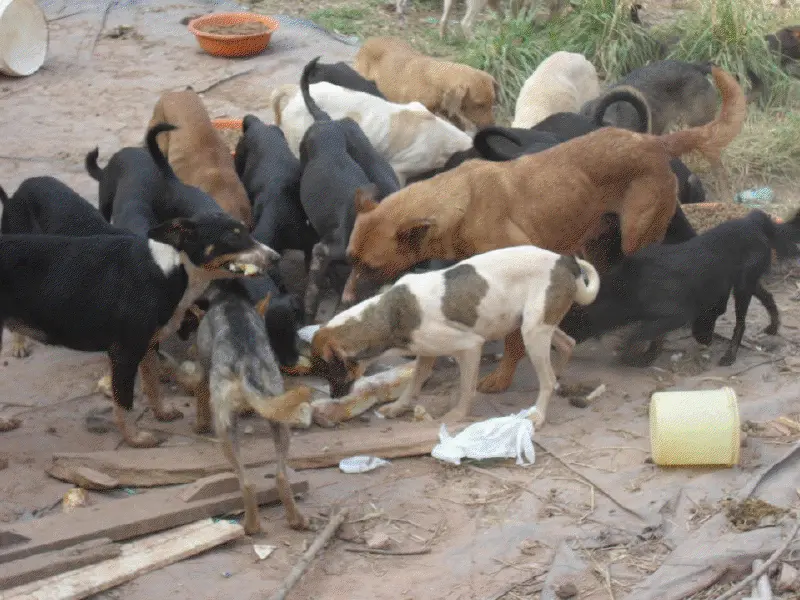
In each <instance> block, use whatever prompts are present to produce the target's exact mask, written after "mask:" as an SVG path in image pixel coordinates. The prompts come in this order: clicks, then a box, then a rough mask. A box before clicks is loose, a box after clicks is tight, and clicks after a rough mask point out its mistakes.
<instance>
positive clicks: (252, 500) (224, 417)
mask: <svg viewBox="0 0 800 600" xmlns="http://www.w3.org/2000/svg"><path fill="white" fill-rule="evenodd" d="M232 387H233V384H230V383H227V384H226V385H224V386H222V387H221V388H220V389H216V386H215V393H217V392H219V393H220V394H221V395H223V396H227V395H228V394H229V393H233V392H232V390H231V389H230V388H232ZM215 400H216V402H215V406H214V417H215V429H216V431H217V436H218V437H221V438H222V453H223V454H224V455H225V458H227V459H228V462H229V463H230V464H231V466H232V467H233V471H234V473H236V478H237V479H238V480H239V489H240V490H241V492H242V501H243V502H244V531H245V533H246V534H247V535H253V534H254V533H258V532H260V531H261V519H259V517H258V502H256V495H255V492H254V491H253V486H252V485H250V484H249V483H247V480H246V478H245V474H244V469H243V468H242V463H241V461H240V460H239V436H238V435H237V423H236V421H237V415H236V411H235V410H230V409H231V408H233V407H232V406H230V405H229V404H228V403H229V399H228V398H226V399H225V400H222V402H224V403H225V406H219V404H218V401H219V398H217V397H216V396H215Z"/></svg>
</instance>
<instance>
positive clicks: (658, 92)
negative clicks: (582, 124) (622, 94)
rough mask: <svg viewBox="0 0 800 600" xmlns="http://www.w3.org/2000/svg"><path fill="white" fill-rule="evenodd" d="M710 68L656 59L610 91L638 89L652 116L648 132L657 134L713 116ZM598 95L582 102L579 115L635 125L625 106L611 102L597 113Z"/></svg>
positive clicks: (634, 117)
mask: <svg viewBox="0 0 800 600" xmlns="http://www.w3.org/2000/svg"><path fill="white" fill-rule="evenodd" d="M711 69H712V65H711V63H687V62H682V61H678V60H660V61H656V62H653V63H650V64H649V65H647V66H644V67H641V68H639V69H635V70H633V71H631V72H630V73H628V74H627V75H626V76H625V77H623V78H622V79H620V80H619V81H617V82H616V83H615V84H614V85H613V86H611V88H610V90H614V89H616V88H618V87H620V86H625V87H627V88H633V89H636V90H638V91H639V92H641V93H642V94H643V95H644V97H645V98H646V99H647V104H648V105H649V107H650V110H651V112H652V115H653V120H652V123H653V124H652V133H654V134H655V135H661V134H662V133H664V132H665V131H667V129H668V128H675V127H698V126H700V125H705V124H706V123H709V122H710V121H712V120H713V119H714V115H715V114H716V112H717V94H716V92H715V91H714V86H713V85H712V84H711V82H710V81H709V80H708V79H707V76H708V75H710V74H711ZM602 98H603V96H602V95H601V96H600V97H599V98H597V99H595V100H590V101H589V102H587V103H586V104H584V105H583V107H582V108H581V114H583V115H585V116H587V117H589V118H590V119H591V120H593V121H595V122H602V123H603V124H605V125H610V126H612V127H624V128H626V129H634V128H635V127H636V120H637V115H635V114H634V112H633V111H632V109H631V107H630V106H629V105H627V104H619V103H617V104H612V105H611V106H609V107H608V108H607V109H605V110H602V112H601V110H598V108H597V106H598V105H599V104H600V103H601V101H602Z"/></svg>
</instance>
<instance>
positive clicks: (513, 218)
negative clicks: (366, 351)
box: [344, 67, 746, 393]
mask: <svg viewBox="0 0 800 600" xmlns="http://www.w3.org/2000/svg"><path fill="white" fill-rule="evenodd" d="M712 74H713V76H714V81H715V83H716V85H717V88H718V89H719V90H720V93H721V94H722V110H721V112H720V115H719V116H718V117H717V118H716V119H714V120H713V121H712V122H710V123H707V124H706V125H703V126H700V127H694V128H691V129H686V130H683V131H678V132H675V133H671V134H668V135H662V136H653V135H646V134H639V133H634V132H631V131H628V130H624V129H616V128H607V129H602V130H598V131H595V132H593V133H590V134H588V135H584V136H581V137H579V138H575V139H573V140H570V141H568V142H564V143H562V144H559V145H558V146H555V147H553V148H550V149H549V150H545V151H544V152H539V153H538V154H532V155H528V156H523V157H521V158H518V159H516V160H511V161H506V162H489V161H480V160H472V161H467V162H465V163H463V164H462V165H460V166H459V167H457V168H455V169H453V170H451V171H447V172H445V173H442V174H440V175H437V176H436V177H434V178H432V179H428V180H425V181H421V182H418V183H414V184H412V185H410V186H408V187H406V188H404V189H402V190H400V191H399V192H396V193H394V194H392V195H391V196H389V197H387V198H385V199H384V200H383V201H382V202H381V203H380V204H377V203H375V202H374V201H371V200H370V199H364V198H363V197H358V198H357V199H356V208H357V211H358V216H357V218H356V222H355V226H354V228H353V233H352V235H351V236H350V243H349V246H348V248H347V254H348V257H349V258H350V259H351V261H352V263H353V271H352V274H351V276H350V279H349V280H348V283H347V285H346V287H345V294H344V300H345V301H346V302H348V301H352V300H353V299H354V298H353V297H354V295H355V293H354V290H355V289H356V285H357V283H358V279H359V278H361V277H366V278H368V279H373V280H382V281H383V280H387V279H390V278H392V277H394V276H396V275H397V274H399V273H402V272H403V271H405V270H406V269H408V268H410V267H411V266H412V265H415V264H417V263H419V262H422V261H423V260H427V259H433V258H438V259H450V260H459V259H464V258H467V257H470V256H473V255H475V254H478V253H481V252H487V251H489V250H493V249H496V248H504V247H508V246H518V245H527V244H532V245H534V246H539V247H541V248H545V249H547V250H552V251H553V252H558V253H562V254H570V253H574V252H576V251H578V250H579V249H580V248H581V247H582V246H583V245H584V243H585V242H586V240H587V238H588V237H589V236H591V235H593V234H594V233H596V229H597V227H598V225H599V224H600V222H601V218H602V215H603V214H604V213H606V212H613V213H616V214H617V215H619V218H620V224H621V226H620V228H621V234H622V251H623V252H624V253H625V254H631V253H632V252H635V251H636V250H638V249H639V248H642V247H643V246H646V245H648V244H652V243H654V242H659V241H661V240H662V239H663V238H664V235H665V233H666V229H667V225H668V224H669V222H670V219H672V216H673V215H674V213H675V207H676V206H677V180H676V178H675V175H674V174H673V172H672V170H671V169H670V159H672V158H677V157H680V156H682V155H684V154H687V153H689V152H691V151H693V150H699V151H700V152H701V153H703V155H704V156H705V157H706V158H707V159H708V160H709V161H710V162H712V163H718V161H719V157H720V154H721V152H722V150H723V149H724V148H725V146H727V145H728V144H729V143H730V142H731V141H732V140H733V139H734V138H735V137H736V136H737V135H738V134H739V132H740V131H741V128H742V124H743V122H744V118H745V112H746V104H745V97H744V94H743V92H742V89H741V87H740V86H739V84H738V83H737V82H736V80H735V79H734V78H733V77H732V76H731V75H730V74H728V73H726V72H725V71H723V70H722V69H719V68H717V67H714V68H713V70H712ZM523 356H525V347H524V345H523V343H522V337H521V335H520V332H519V330H517V331H515V332H514V333H511V334H509V335H508V336H507V337H506V339H505V353H504V355H503V359H502V361H501V363H500V365H499V366H498V368H497V369H496V370H495V371H494V372H493V373H491V374H489V375H488V376H487V377H485V378H484V379H483V380H482V381H481V384H480V386H479V390H480V391H482V392H485V393H486V392H499V391H503V390H505V389H507V388H508V386H509V385H510V384H511V380H512V378H513V376H514V371H515V369H516V365H517V362H519V360H520V359H521V358H522V357H523Z"/></svg>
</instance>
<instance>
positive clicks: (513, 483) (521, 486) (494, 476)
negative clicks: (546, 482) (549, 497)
mask: <svg viewBox="0 0 800 600" xmlns="http://www.w3.org/2000/svg"><path fill="white" fill-rule="evenodd" d="M467 468H468V469H469V470H470V471H475V472H476V473H480V474H481V475H486V476H487V477H491V478H492V479H496V480H497V481H499V482H501V483H504V484H506V485H511V486H514V487H518V488H519V489H521V490H523V491H525V492H528V493H529V494H530V495H531V496H534V497H538V496H536V492H534V491H533V490H532V489H530V488H528V487H527V486H526V485H525V484H523V483H520V482H518V481H513V480H511V479H506V478H505V477H501V476H500V475H497V474H496V473H492V472H491V471H489V470H487V469H482V468H480V467H476V466H473V465H467Z"/></svg>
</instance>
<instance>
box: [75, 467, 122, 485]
mask: <svg viewBox="0 0 800 600" xmlns="http://www.w3.org/2000/svg"><path fill="white" fill-rule="evenodd" d="M73 481H74V482H75V483H76V484H77V485H79V486H80V487H82V488H84V489H86V490H111V489H114V488H116V487H119V481H117V480H116V479H114V478H113V477H109V476H108V475H106V474H105V473H100V472H99V471H95V470H94V469H90V468H89V467H78V468H77V469H75V470H74V471H73Z"/></svg>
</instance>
